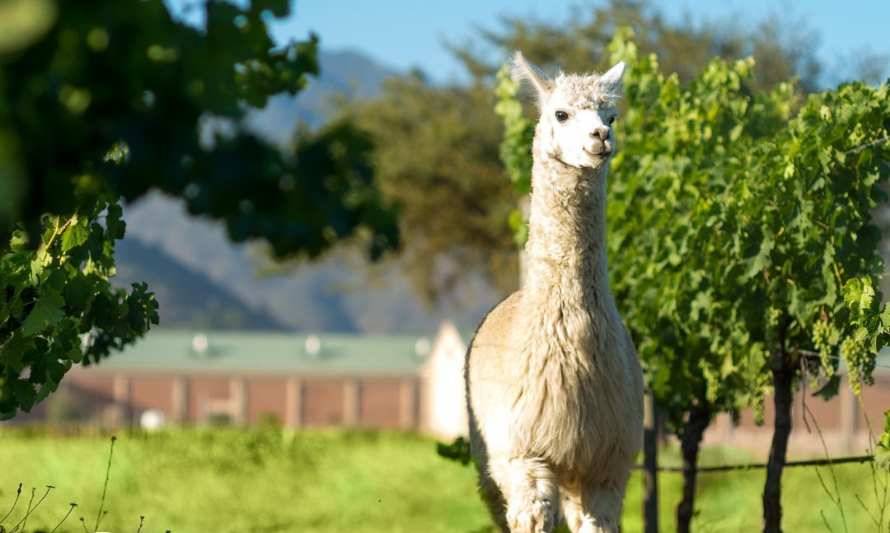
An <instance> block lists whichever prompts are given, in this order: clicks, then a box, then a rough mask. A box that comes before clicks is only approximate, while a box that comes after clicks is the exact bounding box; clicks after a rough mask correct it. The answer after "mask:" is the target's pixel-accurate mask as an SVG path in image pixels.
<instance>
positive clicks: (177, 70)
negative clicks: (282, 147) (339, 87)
mask: <svg viewBox="0 0 890 533" xmlns="http://www.w3.org/2000/svg"><path fill="white" fill-rule="evenodd" d="M289 4H290V3H289V2H288V1H287V0H253V1H252V2H249V3H246V4H245V3H237V4H236V3H234V2H228V1H223V0H210V1H207V2H205V3H204V8H205V18H206V23H205V27H204V28H194V27H192V26H189V25H188V24H186V23H184V22H182V21H179V20H176V19H174V18H173V17H172V16H171V15H170V13H169V11H168V9H167V7H166V4H165V3H164V2H163V1H162V0H146V1H130V2H103V1H100V0H89V1H86V2H76V3H72V2H60V3H58V4H55V3H53V2H40V5H41V6H43V7H45V8H46V9H47V10H48V11H47V13H49V15H47V16H49V17H50V20H51V22H50V23H47V24H45V25H44V26H43V27H42V31H43V33H42V34H40V32H39V31H37V30H35V31H32V32H30V33H28V38H27V39H24V40H19V41H15V44H14V45H9V46H6V47H4V48H0V185H2V187H3V190H4V192H10V194H9V195H4V200H3V203H2V205H0V242H2V243H4V244H3V246H2V247H0V289H2V290H3V291H4V295H3V298H2V299H0V417H2V418H6V417H10V416H13V415H14V414H15V412H16V410H18V409H25V410H27V409H30V408H31V407H32V406H33V405H34V403H35V402H37V401H39V400H40V399H42V398H44V397H46V395H47V394H49V393H50V392H52V391H53V390H54V389H55V388H56V387H57V385H58V382H59V380H60V379H61V377H62V376H63V375H64V373H65V372H66V371H67V370H68V369H69V368H70V367H71V365H72V364H75V363H79V362H83V363H87V364H89V363H95V362H97V361H98V360H99V359H101V358H102V357H105V356H107V355H108V354H109V353H110V351H111V350H112V349H120V348H122V347H123V346H125V345H127V344H129V343H131V342H133V341H134V340H135V339H136V338H138V337H139V336H140V335H142V334H144V333H145V332H146V331H147V330H148V328H149V327H150V325H151V324H153V323H157V321H158V316H157V309H156V307H157V306H156V303H155V302H154V299H153V296H152V295H151V294H150V293H149V292H148V290H147V287H145V286H144V285H142V284H136V285H134V286H133V288H132V289H131V290H130V291H119V290H113V289H111V287H110V285H109V283H108V278H109V277H110V276H112V275H113V274H114V262H113V251H114V242H115V240H117V239H120V238H122V237H123V234H124V231H125V226H124V224H123V222H122V221H121V216H120V213H121V208H120V202H121V201H132V200H134V199H136V198H139V197H140V196H142V195H143V194H145V193H146V192H148V191H149V190H151V189H159V190H161V191H164V192H166V193H168V194H171V195H174V196H178V197H180V198H182V199H183V200H184V201H185V203H186V205H187V207H188V209H189V211H190V212H191V213H192V214H196V215H204V216H209V217H211V218H215V219H218V220H221V221H223V222H225V224H226V227H227V229H228V232H229V236H230V237H231V238H232V239H233V240H235V241H243V240H247V239H263V240H265V241H266V242H267V243H268V244H269V249H270V250H271V252H272V254H273V255H275V256H276V257H286V256H294V255H299V256H304V257H305V256H308V257H315V256H317V255H319V254H321V253H322V252H324V251H325V250H326V249H328V248H329V247H330V246H332V245H333V244H334V243H336V242H337V241H339V240H342V239H346V238H352V237H356V238H358V239H359V240H360V241H361V242H362V243H363V244H364V245H365V246H366V249H367V251H368V253H369V255H370V256H371V257H372V258H377V257H379V256H380V255H381V254H382V253H383V252H384V251H385V250H387V249H390V248H392V247H393V246H395V245H397V243H398V233H397V226H396V223H395V214H394V212H393V211H392V210H391V209H390V208H389V206H388V204H387V203H385V202H384V201H383V200H382V198H381V196H380V194H379V191H378V189H377V187H376V185H375V183H374V180H373V168H372V165H371V161H370V152H371V148H372V145H371V141H370V139H369V138H368V136H367V135H366V134H365V133H363V132H361V131H359V130H358V129H356V128H355V127H354V126H353V125H352V124H349V123H347V122H345V121H337V122H334V123H331V124H329V125H328V126H326V127H324V128H322V129H321V130H320V131H318V132H315V133H312V134H306V135H304V136H302V137H301V138H300V140H299V142H298V143H297V147H296V149H295V152H294V154H293V156H285V155H283V154H281V153H280V152H279V151H278V150H277V149H276V148H275V147H273V146H271V145H268V144H267V143H265V142H263V141H261V140H260V139H258V138H257V137H255V136H253V135H251V134H250V133H248V132H247V130H246V129H245V127H244V125H243V120H242V119H243V118H244V115H245V113H246V110H247V108H248V107H249V106H254V107H262V106H264V105H265V103H266V101H267V99H268V97H269V96H271V95H273V94H276V93H281V92H288V93H291V94H295V93H296V92H298V91H299V90H301V89H302V88H303V87H304V86H305V84H306V81H307V76H309V75H312V74H316V73H317V71H318V67H317V64H316V59H315V57H316V48H317V39H316V38H315V37H314V36H312V37H311V38H310V39H308V40H306V41H303V42H292V43H290V44H288V45H287V46H285V47H282V48H277V47H275V45H274V43H273V41H272V39H271V38H270V36H269V34H268V31H267V27H266V21H267V20H268V18H269V17H283V16H286V15H287V14H288V13H289V7H290V6H289ZM33 5H37V4H33ZM8 20H12V22H11V23H10V22H7V21H8ZM10 24H12V27H9V25H10ZM17 24H18V19H17V18H15V17H13V18H12V19H4V20H3V22H2V23H0V26H3V25H6V26H7V27H6V28H4V29H5V30H7V31H12V32H15V31H16V30H17V29H18V28H19V26H18V25H17ZM25 33H27V32H25ZM0 44H2V43H0ZM4 217H5V218H4ZM6 243H9V245H8V246H7V245H6Z"/></svg>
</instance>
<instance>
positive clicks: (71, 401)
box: [17, 322, 890, 456]
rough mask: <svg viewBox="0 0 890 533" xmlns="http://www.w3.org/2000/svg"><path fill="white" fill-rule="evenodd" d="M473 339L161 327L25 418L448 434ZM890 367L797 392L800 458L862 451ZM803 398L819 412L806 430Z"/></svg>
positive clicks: (749, 430)
mask: <svg viewBox="0 0 890 533" xmlns="http://www.w3.org/2000/svg"><path fill="white" fill-rule="evenodd" d="M465 351H466V343H465V341H464V339H463V338H462V336H461V334H460V333H459V332H458V331H457V329H455V328H454V326H452V325H451V324H449V323H447V322H446V323H443V324H442V326H441V327H440V329H439V332H438V333H437V336H436V338H435V339H434V340H433V341H430V340H429V339H426V338H418V337H408V336H354V335H327V334H323V335H318V336H315V335H309V336H305V335H303V336H301V335H289V334H268V333H244V332H242V333H228V332H213V333H208V334H206V335H205V334H196V333H193V332H186V331H164V330H158V331H153V332H152V333H150V334H149V335H148V336H147V338H146V339H144V340H142V341H141V342H139V343H138V344H136V345H135V346H133V347H131V348H130V349H128V350H126V351H124V352H123V353H121V354H117V355H115V356H113V357H111V358H109V359H108V360H106V361H103V362H102V363H101V364H100V365H98V366H95V367H90V368H77V369H75V370H72V371H71V372H70V373H69V374H68V376H66V378H65V380H64V382H63V386H62V388H61V390H60V391H59V392H58V393H57V394H55V395H53V396H51V397H50V399H49V400H48V401H47V402H44V404H42V405H40V406H38V408H36V409H35V410H34V412H33V413H31V414H30V415H28V416H25V417H19V418H17V421H26V420H34V419H37V420H51V421H65V420H68V421H72V420H79V421H84V420H93V421H98V422H101V423H104V424H108V425H127V424H133V425H136V424H143V425H146V424H147V425H157V424H160V423H186V424H193V423H197V424H200V423H207V422H212V421H222V420H225V421H226V422H228V423H233V424H254V423H258V422H260V421H262V420H264V419H265V418H271V419H275V420H277V421H279V422H280V423H282V424H285V425H287V426H289V427H294V428H298V427H323V426H346V427H350V426H352V427H369V428H393V429H396V428H399V429H408V430H416V431H421V432H424V433H428V434H432V435H436V436H438V437H440V438H444V439H448V438H452V437H456V436H458V435H463V434H465V433H466V428H467V418H466V411H465V399H464V383H463V379H464V376H463V364H464V354H465ZM888 367H890V360H888V358H886V357H884V358H882V359H881V360H880V363H879V368H878V370H877V371H876V373H875V385H874V386H872V387H867V388H866V389H865V390H864V392H863V394H862V398H861V400H859V399H856V398H855V397H854V396H853V395H852V393H851V392H850V390H849V387H848V386H847V385H846V383H841V387H840V393H839V394H838V395H837V396H835V397H834V398H833V399H832V400H829V401H827V402H826V401H823V400H822V399H820V398H816V397H812V396H810V395H809V394H805V393H804V392H803V391H798V393H797V396H796V400H795V402H794V407H793V416H794V429H793V432H792V435H791V440H790V448H789V450H790V454H791V456H796V455H812V454H814V453H816V454H818V453H821V452H822V442H821V441H820V439H819V437H818V435H817V433H816V427H815V426H816V425H818V428H819V430H821V432H822V435H823V438H824V440H825V442H826V445H827V446H828V448H829V450H830V451H831V452H832V453H834V454H838V453H851V452H862V451H863V450H864V449H865V448H866V446H867V445H868V442H869V429H868V424H867V423H866V420H868V421H870V422H871V424H872V426H873V430H874V431H875V432H877V433H880V432H881V431H882V429H883V412H884V411H885V410H886V409H890V371H888V369H887V368H888ZM804 400H806V407H807V409H809V411H810V412H811V413H812V415H813V416H812V420H815V424H814V423H810V424H809V425H810V430H809V431H808V430H807V424H805V423H804V419H803V415H802V414H803V412H804ZM764 418H765V424H764V425H762V426H758V425H756V424H755V423H754V416H753V413H752V412H751V411H750V410H748V411H744V412H742V413H741V416H740V418H739V420H738V422H737V423H735V422H733V421H732V420H731V419H730V417H729V416H726V415H721V416H720V417H718V418H717V420H715V421H714V423H713V424H712V425H711V427H710V428H709V429H708V431H707V432H706V434H705V444H724V445H730V446H734V447H738V448H746V449H750V450H753V451H758V452H761V451H766V450H768V448H769V442H770V437H771V434H772V427H771V424H772V406H771V404H770V401H769V399H767V402H766V409H765V413H764Z"/></svg>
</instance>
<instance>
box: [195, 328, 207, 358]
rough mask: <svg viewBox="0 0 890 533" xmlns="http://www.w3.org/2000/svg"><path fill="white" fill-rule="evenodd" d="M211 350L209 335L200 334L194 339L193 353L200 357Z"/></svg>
mask: <svg viewBox="0 0 890 533" xmlns="http://www.w3.org/2000/svg"><path fill="white" fill-rule="evenodd" d="M208 348H210V340H209V339H208V338H207V335H205V334H203V333H198V334H197V335H195V336H194V337H192V351H193V352H195V353H196V354H198V355H204V354H206V353H207V349H208Z"/></svg>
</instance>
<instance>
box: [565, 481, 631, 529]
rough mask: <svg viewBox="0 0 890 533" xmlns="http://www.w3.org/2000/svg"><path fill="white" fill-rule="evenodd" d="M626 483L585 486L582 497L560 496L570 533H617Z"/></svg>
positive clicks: (580, 495)
mask: <svg viewBox="0 0 890 533" xmlns="http://www.w3.org/2000/svg"><path fill="white" fill-rule="evenodd" d="M625 484H626V482H623V483H618V484H606V485H597V486H588V487H585V488H584V489H583V493H582V494H577V493H574V494H571V493H570V494H563V501H562V511H563V515H564V516H565V519H566V524H567V525H568V527H569V529H570V530H571V531H572V533H618V531H619V530H620V525H621V502H622V500H623V496H624V485H625Z"/></svg>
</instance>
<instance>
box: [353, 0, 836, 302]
mask: <svg viewBox="0 0 890 533" xmlns="http://www.w3.org/2000/svg"><path fill="white" fill-rule="evenodd" d="M782 22H783V21H782V20H780V19H776V18H770V19H766V20H763V21H761V22H759V23H756V24H755V25H754V26H752V27H750V28H749V27H738V26H731V25H729V24H722V23H719V22H704V23H701V24H695V23H693V22H692V21H689V20H686V21H680V22H673V21H668V20H667V19H665V18H664V17H663V16H662V15H660V14H659V12H658V11H657V10H656V9H654V8H653V7H652V6H651V4H649V3H647V2H643V1H637V0H612V1H610V2H607V3H604V4H603V5H597V6H595V7H592V8H590V9H585V10H582V9H578V10H576V12H575V13H572V15H571V16H570V17H567V20H566V22H565V23H562V24H556V23H546V22H537V21H527V20H524V19H520V18H505V19H503V20H502V21H501V24H500V26H499V27H498V28H494V29H482V30H480V31H479V33H478V34H477V35H476V36H475V37H474V38H473V39H472V40H471V41H470V42H468V43H464V44H460V45H456V44H451V45H449V46H450V49H451V51H452V53H453V54H455V56H456V57H457V58H458V59H459V60H460V61H461V63H462V65H463V66H464V70H465V71H466V73H467V74H468V76H469V82H468V83H449V84H433V83H430V82H429V81H427V80H425V79H424V77H423V75H422V74H419V73H413V74H411V75H407V76H404V77H400V78H398V79H396V80H393V81H391V82H390V83H389V84H388V85H387V86H386V87H385V88H384V90H383V91H382V93H381V94H380V95H379V96H378V97H377V98H375V99H372V100H371V101H369V102H355V103H352V104H348V105H346V106H345V110H344V113H346V114H347V116H348V115H349V114H350V113H355V114H356V115H357V117H358V118H357V121H358V122H359V123H361V124H362V126H363V128H365V129H367V130H369V131H371V132H372V136H373V138H374V140H375V141H376V142H375V145H376V149H375V155H374V160H375V161H377V162H378V165H379V166H378V169H377V170H378V173H377V179H378V180H379V183H380V186H381V188H382V189H383V192H384V195H385V197H386V198H387V199H392V200H394V201H396V202H397V203H398V204H399V205H400V213H401V222H400V224H401V230H402V232H403V234H405V235H406V236H408V238H406V239H405V242H404V246H403V248H402V254H403V255H402V259H403V263H402V265H403V266H404V268H405V271H406V272H407V274H408V275H409V276H410V278H411V279H412V280H413V281H414V286H415V288H416V290H417V292H418V293H419V294H421V295H424V296H425V297H427V298H429V299H435V298H436V297H437V296H438V295H441V294H446V293H447V291H448V289H449V288H451V287H452V285H453V282H454V280H455V278H456V277H457V275H458V274H459V275H460V276H464V277H466V276H467V275H468V274H481V275H482V276H483V277H485V278H486V279H488V280H489V281H491V282H493V284H494V286H495V287H497V288H499V289H500V290H502V291H503V292H504V294H508V293H509V292H511V291H512V290H515V288H516V284H517V275H516V274H517V272H518V266H517V263H518V262H517V248H516V246H515V243H514V242H513V241H514V237H513V235H514V233H513V232H511V231H510V229H514V230H516V229H519V230H521V227H522V224H521V215H520V213H518V212H517V211H515V208H516V205H517V198H518V197H519V196H521V195H522V194H524V191H527V183H521V182H520V183H518V184H517V185H518V187H519V188H518V189H511V187H509V186H507V185H506V184H507V183H508V180H507V179H506V176H505V174H504V170H503V167H502V165H501V163H500V158H499V149H498V144H499V142H500V137H501V135H502V129H501V128H502V125H501V120H500V118H499V117H498V115H497V114H495V113H494V111H493V109H494V104H495V97H494V94H493V91H492V88H493V87H494V86H495V84H496V80H495V73H496V71H497V69H498V67H499V66H500V64H501V63H502V60H503V58H504V57H509V56H510V55H511V54H512V52H513V51H515V50H522V51H523V53H524V54H525V55H526V56H527V57H528V58H529V59H530V60H532V61H534V62H536V63H537V64H539V65H542V66H544V67H545V68H547V69H553V68H555V67H556V66H559V67H562V68H564V69H565V70H566V71H588V70H592V69H596V68H602V67H604V66H606V65H605V63H606V61H607V59H608V56H609V54H608V51H607V49H606V47H607V45H608V43H609V40H610V39H611V38H612V35H613V34H614V32H615V29H616V28H617V27H619V26H622V25H626V26H631V27H632V28H633V29H634V31H635V32H636V34H637V36H638V38H637V40H638V42H639V43H640V45H639V46H640V49H641V51H642V52H643V53H648V52H651V51H657V52H658V55H659V67H658V68H659V70H660V71H661V72H665V73H673V72H677V73H679V74H678V79H679V82H680V84H681V85H682V84H685V83H688V82H689V81H690V80H692V79H693V78H695V77H696V76H697V75H698V74H699V73H700V72H701V70H702V69H703V68H704V67H705V65H706V64H707V62H708V61H709V60H710V59H711V58H712V57H714V56H715V55H716V56H720V57H724V58H727V59H735V58H741V57H745V56H748V55H753V56H754V57H755V59H756V60H757V61H758V65H759V67H758V69H757V72H756V74H755V75H754V76H753V77H751V79H750V80H749V81H748V82H747V84H746V86H749V87H751V88H753V89H761V88H769V87H773V86H774V85H776V84H777V83H778V82H779V81H784V80H787V79H789V78H791V77H795V76H797V77H799V78H800V80H801V81H800V84H799V85H798V87H800V88H803V89H805V90H809V89H811V88H813V87H815V86H816V84H817V82H818V76H819V73H820V66H819V63H818V61H816V59H815V56H814V52H813V51H814V50H815V47H814V46H812V45H813V40H814V35H813V34H812V33H810V32H808V31H807V30H806V26H805V25H804V24H794V25H790V24H782ZM780 29H781V30H782V31H779V30H780ZM519 109H520V111H521V108H519ZM518 195H519V196H518ZM511 213H512V215H511ZM520 237H521V236H520ZM443 265H444V266H443ZM443 272H444V273H443Z"/></svg>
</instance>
